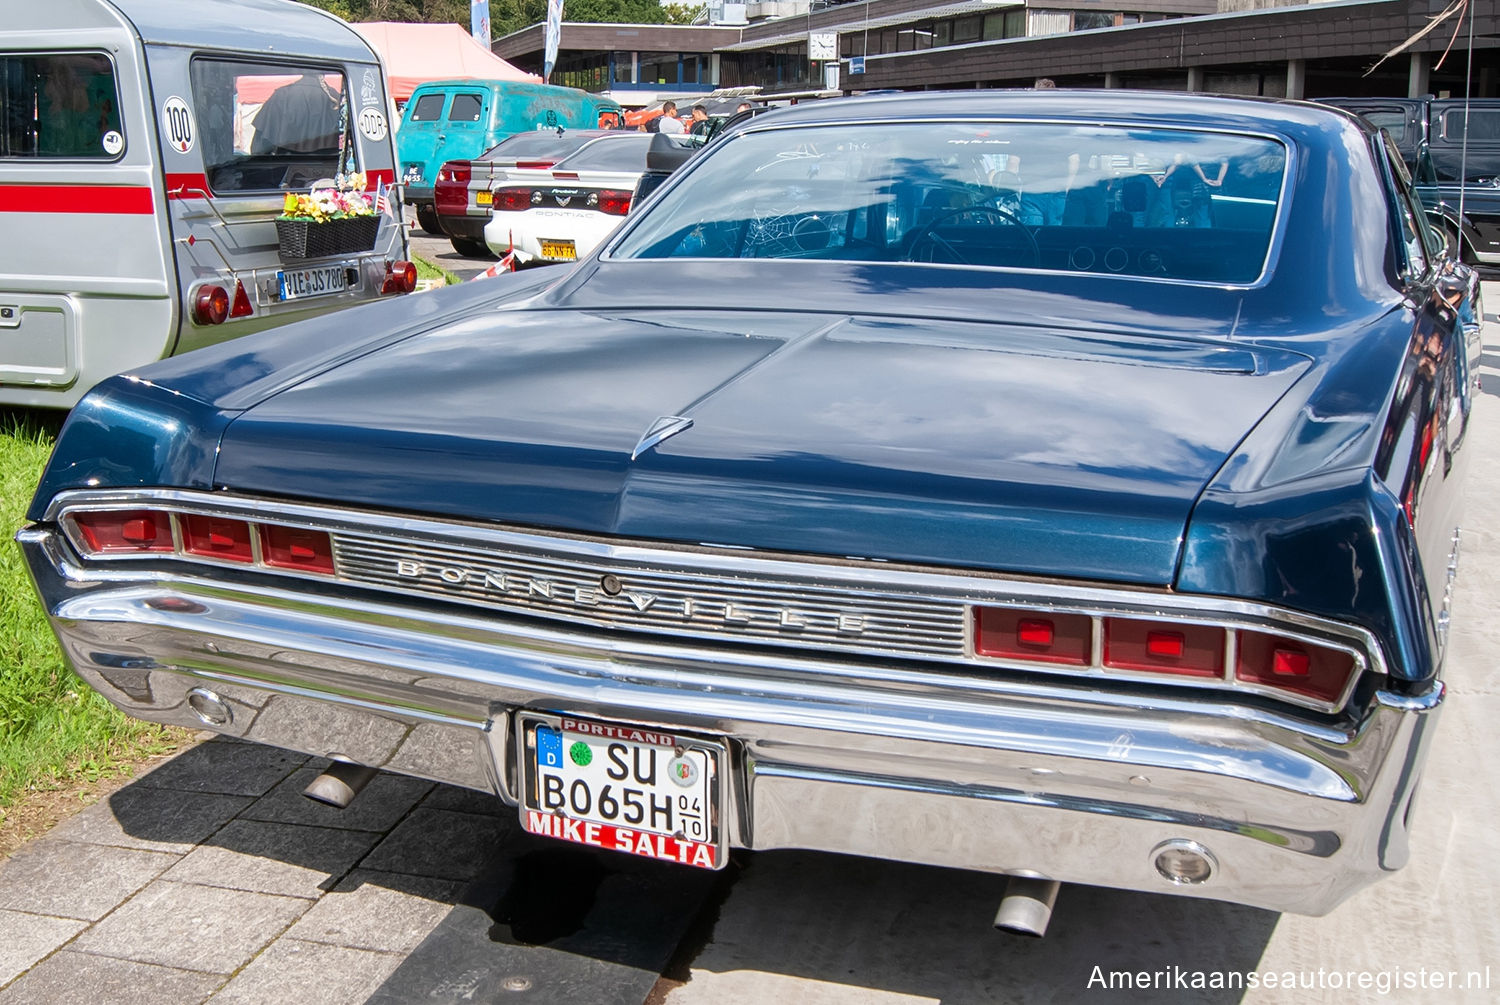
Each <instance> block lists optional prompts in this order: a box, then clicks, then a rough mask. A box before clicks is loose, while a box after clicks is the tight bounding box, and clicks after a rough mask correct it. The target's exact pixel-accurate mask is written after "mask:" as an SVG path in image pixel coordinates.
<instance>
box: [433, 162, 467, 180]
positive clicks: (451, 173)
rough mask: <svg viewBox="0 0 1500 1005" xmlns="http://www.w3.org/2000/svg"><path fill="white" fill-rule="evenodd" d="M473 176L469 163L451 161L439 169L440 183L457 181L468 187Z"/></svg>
mask: <svg viewBox="0 0 1500 1005" xmlns="http://www.w3.org/2000/svg"><path fill="white" fill-rule="evenodd" d="M470 174H471V167H470V165H469V162H468V161H449V162H448V163H446V164H444V165H443V166H442V167H440V168H438V176H437V180H438V181H456V182H462V183H463V184H465V185H467V184H468V183H469V177H470Z"/></svg>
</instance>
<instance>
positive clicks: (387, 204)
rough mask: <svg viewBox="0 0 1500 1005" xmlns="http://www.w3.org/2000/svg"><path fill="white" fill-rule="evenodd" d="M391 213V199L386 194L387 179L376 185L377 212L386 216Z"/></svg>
mask: <svg viewBox="0 0 1500 1005" xmlns="http://www.w3.org/2000/svg"><path fill="white" fill-rule="evenodd" d="M390 211H391V197H390V196H389V195H388V194H387V193H386V187H385V179H384V178H382V179H380V181H378V182H377V183H376V184H375V212H377V213H380V214H381V215H385V214H388V213H390Z"/></svg>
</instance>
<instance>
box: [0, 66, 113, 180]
mask: <svg viewBox="0 0 1500 1005" xmlns="http://www.w3.org/2000/svg"><path fill="white" fill-rule="evenodd" d="M124 149H125V139H124V136H123V134H122V132H121V129H120V99H119V95H118V93H117V91H116V87H115V71H114V64H112V63H111V62H110V61H109V57H108V56H105V55H104V54H102V53H83V52H70V53H13V54H7V53H0V157H27V158H31V157H43V158H67V159H70V160H71V159H78V160H83V159H87V160H114V159H115V158H116V157H119V156H120V154H121V153H122V152H124Z"/></svg>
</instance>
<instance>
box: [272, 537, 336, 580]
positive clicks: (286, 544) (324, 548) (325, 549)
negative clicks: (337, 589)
mask: <svg viewBox="0 0 1500 1005" xmlns="http://www.w3.org/2000/svg"><path fill="white" fill-rule="evenodd" d="M260 532H261V539H260V544H261V557H262V559H263V560H264V561H265V563H266V564H267V565H269V566H274V567H275V568H278V569H299V570H301V571H303V572H322V573H329V574H332V572H333V541H332V539H331V538H329V536H328V535H327V534H326V533H324V532H323V531H320V530H305V529H303V528H301V527H277V526H274V525H267V526H264V527H262V528H261V529H260Z"/></svg>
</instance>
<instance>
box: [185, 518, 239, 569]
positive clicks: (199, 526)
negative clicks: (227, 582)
mask: <svg viewBox="0 0 1500 1005" xmlns="http://www.w3.org/2000/svg"><path fill="white" fill-rule="evenodd" d="M182 550H183V552H184V553H186V554H188V555H201V556H203V557H204V558H222V559H225V560H226V561H230V562H248V561H250V560H251V559H252V558H253V557H254V553H253V552H252V551H251V548H250V525H249V524H248V523H246V522H245V521H243V520H229V519H225V518H223V517H216V516H197V515H190V516H184V517H183V518H182Z"/></svg>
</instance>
